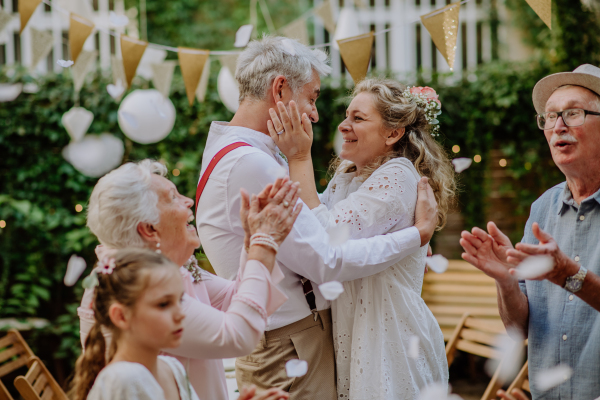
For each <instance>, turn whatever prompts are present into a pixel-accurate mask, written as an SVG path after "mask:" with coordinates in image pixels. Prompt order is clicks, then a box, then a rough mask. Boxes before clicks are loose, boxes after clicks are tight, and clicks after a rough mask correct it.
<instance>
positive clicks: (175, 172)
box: [173, 168, 181, 176]
mask: <svg viewBox="0 0 600 400" xmlns="http://www.w3.org/2000/svg"><path fill="white" fill-rule="evenodd" d="M180 173H181V171H179V170H178V169H177V168H175V169H174V170H173V176H179V174H180Z"/></svg>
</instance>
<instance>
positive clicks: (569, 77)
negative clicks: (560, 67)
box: [533, 64, 600, 114]
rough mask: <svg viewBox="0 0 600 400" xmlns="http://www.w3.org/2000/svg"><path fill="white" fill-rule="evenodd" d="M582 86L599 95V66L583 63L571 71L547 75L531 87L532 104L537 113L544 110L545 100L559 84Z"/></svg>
mask: <svg viewBox="0 0 600 400" xmlns="http://www.w3.org/2000/svg"><path fill="white" fill-rule="evenodd" d="M566 85H575V86H582V87H584V88H586V89H589V90H591V91H592V92H594V93H596V94H598V95H600V68H598V67H594V66H593V65H591V64H583V65H580V66H579V67H577V68H576V69H575V70H574V71H573V72H560V73H558V74H552V75H548V76H547V77H545V78H542V79H540V80H539V81H538V83H536V85H535V87H534V88H533V106H534V107H535V111H537V113H538V114H541V113H543V112H544V111H545V108H546V102H547V101H548V99H549V98H550V96H551V95H552V93H553V92H554V91H555V90H556V89H558V88H559V87H561V86H566Z"/></svg>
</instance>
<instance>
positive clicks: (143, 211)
mask: <svg viewBox="0 0 600 400" xmlns="http://www.w3.org/2000/svg"><path fill="white" fill-rule="evenodd" d="M153 174H155V175H159V176H165V175H166V174H167V168H166V167H165V166H164V165H162V164H161V163H159V162H156V161H153V160H148V159H146V160H143V161H140V162H138V163H127V164H123V165H121V166H120V167H119V168H117V169H115V170H114V171H111V172H110V173H108V174H106V175H105V176H103V177H102V178H100V180H99V181H98V183H96V186H94V190H93V191H92V195H91V196H90V201H89V204H88V212H87V226H88V228H90V230H91V231H92V233H93V234H94V235H96V237H97V238H98V240H99V241H100V243H102V244H103V245H106V246H108V247H111V248H114V249H120V248H125V247H144V241H143V239H142V238H141V237H140V235H139V233H138V231H137V227H138V225H139V224H140V223H141V222H145V223H149V224H157V223H158V222H159V220H160V218H159V213H158V207H157V205H158V195H157V194H156V192H155V191H154V189H152V187H151V182H152V175H153Z"/></svg>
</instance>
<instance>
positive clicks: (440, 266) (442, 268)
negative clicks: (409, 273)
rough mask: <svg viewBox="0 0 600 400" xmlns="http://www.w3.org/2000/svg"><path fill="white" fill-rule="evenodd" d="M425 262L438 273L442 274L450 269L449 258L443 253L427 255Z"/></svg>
mask: <svg viewBox="0 0 600 400" xmlns="http://www.w3.org/2000/svg"><path fill="white" fill-rule="evenodd" d="M425 263H426V264H427V265H428V266H429V268H431V269H432V270H433V271H434V272H437V273H438V274H442V273H444V272H446V270H447V269H448V259H447V258H446V257H444V256H443V255H441V254H435V255H433V256H431V257H426V258H425Z"/></svg>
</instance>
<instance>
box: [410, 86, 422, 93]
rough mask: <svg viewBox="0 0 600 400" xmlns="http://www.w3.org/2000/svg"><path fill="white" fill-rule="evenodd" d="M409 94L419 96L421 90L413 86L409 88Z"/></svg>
mask: <svg viewBox="0 0 600 400" xmlns="http://www.w3.org/2000/svg"><path fill="white" fill-rule="evenodd" d="M410 92H411V93H412V94H421V93H422V92H423V88H422V87H420V86H413V87H411V88H410Z"/></svg>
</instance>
